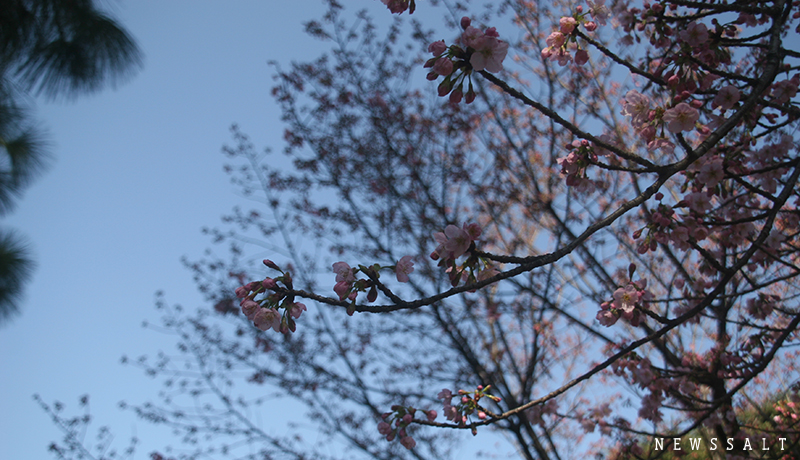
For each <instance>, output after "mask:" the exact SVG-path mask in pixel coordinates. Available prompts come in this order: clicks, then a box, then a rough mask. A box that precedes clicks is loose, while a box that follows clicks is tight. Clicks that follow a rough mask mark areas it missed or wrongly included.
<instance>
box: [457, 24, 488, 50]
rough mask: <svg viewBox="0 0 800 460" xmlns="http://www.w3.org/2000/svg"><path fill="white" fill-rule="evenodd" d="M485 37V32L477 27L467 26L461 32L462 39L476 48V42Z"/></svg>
mask: <svg viewBox="0 0 800 460" xmlns="http://www.w3.org/2000/svg"><path fill="white" fill-rule="evenodd" d="M482 37H483V32H481V30H480V29H478V28H477V27H472V26H467V28H466V29H464V32H463V33H462V34H461V41H462V42H463V43H464V44H465V45H467V46H469V47H471V48H475V44H476V43H477V42H478V40H480V39H481V38H482Z"/></svg>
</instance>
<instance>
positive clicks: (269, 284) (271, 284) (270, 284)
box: [261, 278, 278, 289]
mask: <svg viewBox="0 0 800 460" xmlns="http://www.w3.org/2000/svg"><path fill="white" fill-rule="evenodd" d="M261 285H262V286H264V288H265V289H275V288H276V287H278V283H276V282H275V280H274V279H272V278H265V279H264V281H262V282H261Z"/></svg>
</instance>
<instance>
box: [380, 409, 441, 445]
mask: <svg viewBox="0 0 800 460" xmlns="http://www.w3.org/2000/svg"><path fill="white" fill-rule="evenodd" d="M417 412H420V413H422V414H424V415H425V418H426V419H427V420H428V421H429V422H432V421H434V420H436V415H437V414H436V411H435V410H428V411H425V410H419V411H418V410H417V409H414V408H413V407H404V406H398V405H395V406H392V412H386V413H384V414H383V415H381V421H380V422H379V423H378V432H379V433H380V434H382V435H383V436H386V440H387V441H390V442H391V441H394V440H395V438H400V444H402V445H403V447H405V448H406V449H413V448H414V447H415V446H416V445H417V442H416V441H414V438H412V437H411V436H409V435H408V426H409V425H410V424H411V423H412V422H413V421H414V415H416V413H417ZM392 425H394V426H392Z"/></svg>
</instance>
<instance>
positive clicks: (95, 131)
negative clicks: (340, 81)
mask: <svg viewBox="0 0 800 460" xmlns="http://www.w3.org/2000/svg"><path fill="white" fill-rule="evenodd" d="M103 4H104V5H105V6H107V7H108V9H109V11H111V13H112V14H113V15H114V16H115V17H116V18H117V19H118V20H119V21H120V22H121V23H122V24H123V25H124V27H126V28H127V29H128V30H129V31H130V32H131V33H132V35H133V36H134V37H135V38H136V40H137V41H138V43H139V45H140V47H141V48H142V51H143V52H144V56H145V63H144V68H143V70H142V71H141V72H140V73H139V74H138V75H136V76H135V78H133V79H132V80H131V81H129V82H128V83H126V84H124V85H121V86H120V87H118V88H117V89H116V90H111V89H108V90H105V91H103V92H101V93H98V94H95V95H92V96H85V97H81V98H79V99H78V100H77V101H75V102H72V103H47V102H46V101H43V100H38V99H37V100H35V101H33V103H34V105H35V116H36V118H37V119H38V120H39V121H40V122H41V124H42V126H43V127H45V128H46V129H47V130H48V131H49V137H50V140H51V142H52V148H51V151H52V153H53V156H54V161H53V162H52V164H51V166H50V168H49V169H48V171H47V172H46V173H45V174H43V175H42V176H41V177H40V178H39V179H38V180H37V181H36V182H35V183H34V184H33V185H32V186H31V187H30V188H29V189H28V190H27V192H26V193H25V196H24V198H23V199H22V200H20V202H19V204H18V206H17V209H16V210H15V211H14V212H13V213H12V214H11V215H10V216H9V217H8V218H5V219H4V220H3V221H2V224H1V225H3V226H4V227H6V228H8V227H10V228H14V229H16V230H18V231H19V232H20V233H22V234H24V235H25V236H27V238H28V240H29V241H30V243H31V248H32V250H33V254H34V256H35V259H36V261H37V263H38V267H37V270H36V272H35V275H34V278H33V282H32V283H30V284H29V285H28V287H27V291H26V296H25V300H24V303H23V308H22V314H21V315H20V316H18V317H16V318H15V319H14V320H13V321H11V322H10V323H9V324H7V325H5V326H3V327H0V372H2V375H3V377H2V379H3V387H2V392H0V414H3V416H2V417H0V458H2V459H15V460H16V459H48V458H52V457H51V455H50V454H49V453H47V446H48V444H49V443H50V442H51V441H54V440H58V439H60V437H61V433H60V432H59V431H58V430H57V428H56V427H55V426H54V425H53V424H52V423H51V422H50V420H49V419H48V417H47V416H46V414H45V413H44V412H43V411H42V410H41V409H40V408H39V407H38V406H37V405H36V403H35V402H34V401H33V399H32V395H33V394H34V393H38V394H40V395H41V396H42V398H43V399H44V400H45V401H47V402H52V401H53V400H60V401H63V402H65V403H66V404H67V412H68V413H76V414H77V413H78V410H77V398H78V397H79V396H80V395H82V394H87V393H88V394H90V395H91V410H92V414H93V416H94V418H95V420H96V423H95V427H96V426H98V425H99V424H107V425H110V426H111V428H112V430H113V431H114V434H115V435H116V437H117V443H116V444H117V445H118V446H120V447H124V446H125V445H126V440H127V439H128V438H129V437H130V436H131V435H136V436H138V437H139V438H141V440H142V445H141V448H140V449H139V450H138V453H137V455H136V457H135V458H137V459H143V458H148V456H147V454H148V453H149V452H150V451H152V449H154V448H158V447H161V446H163V445H164V444H165V443H167V442H168V440H169V439H170V437H169V433H166V434H165V433H164V431H166V430H164V429H163V428H161V429H160V430H154V429H153V428H152V427H150V426H149V425H148V424H147V423H146V422H143V421H139V420H137V419H136V418H135V417H134V416H133V415H132V414H130V413H126V412H121V411H120V410H119V409H118V408H117V403H118V402H119V401H120V400H121V399H126V400H127V401H129V402H132V403H135V402H142V401H145V400H148V399H150V400H152V399H154V396H155V394H156V392H157V390H158V388H159V386H158V382H156V381H153V380H150V379H148V378H147V377H145V376H144V375H143V374H142V373H141V371H139V370H138V369H136V368H133V367H124V366H122V365H120V364H119V362H120V357H121V356H122V355H123V354H127V355H129V356H138V355H141V354H150V355H154V354H155V352H156V351H157V350H159V349H165V350H169V349H172V347H173V344H174V341H173V340H172V338H170V337H165V336H159V335H158V334H156V333H154V332H152V331H148V330H145V329H143V328H142V327H140V326H141V324H142V321H143V320H148V319H149V320H150V321H154V322H155V321H156V320H157V314H156V312H155V310H154V307H153V298H154V293H155V292H156V291H157V290H160V289H163V290H164V291H165V293H166V299H167V300H168V301H169V302H170V303H181V304H182V305H184V306H185V307H188V308H191V307H196V306H200V305H201V298H200V296H199V294H198V293H197V291H196V289H195V287H194V285H193V283H192V280H191V275H190V273H189V272H188V271H187V270H185V269H184V268H183V266H182V265H181V263H180V258H181V256H184V255H186V256H189V257H190V258H196V257H198V256H200V255H201V253H202V250H203V249H204V248H205V247H207V246H208V245H209V241H208V239H207V238H206V237H204V236H203V235H201V233H200V228H201V227H203V226H213V225H216V224H217V223H218V222H219V218H220V217H221V216H222V215H223V214H225V213H227V212H228V211H229V210H230V209H231V207H232V206H233V205H234V204H235V203H236V200H237V198H236V196H235V195H234V194H233V193H232V190H233V189H232V186H230V185H229V183H228V179H227V177H226V175H225V174H224V173H223V172H222V165H223V163H224V160H225V158H224V157H223V155H222V154H221V153H220V150H221V147H222V145H223V144H225V143H228V142H229V141H230V139H231V138H230V134H229V127H230V125H231V124H232V123H234V122H236V123H238V124H239V125H240V126H241V128H242V130H243V131H244V132H246V133H248V134H249V135H251V137H252V139H253V141H254V143H255V145H256V146H257V147H259V148H261V147H264V146H267V145H272V146H273V147H276V148H277V149H280V147H281V145H282V144H281V142H282V140H281V138H282V132H283V128H282V126H281V124H280V121H279V112H278V110H277V107H276V106H275V104H274V102H273V100H272V98H271V96H270V89H271V86H272V84H273V81H272V79H271V77H272V74H273V69H272V68H271V67H270V66H268V65H267V61H269V60H277V61H279V62H281V63H283V64H284V65H288V63H289V62H290V60H292V59H295V60H305V59H308V58H310V57H314V56H317V55H318V54H319V53H320V52H321V51H322V49H323V48H322V45H321V44H320V42H318V41H316V40H313V39H311V38H308V37H306V36H305V35H304V34H303V32H302V22H303V21H306V20H309V19H314V18H317V17H318V16H320V15H321V14H322V11H323V3H322V1H321V0H292V1H277V0H235V1H211V0H193V1H191V2H190V1H186V0H184V1H178V0H169V1H164V0H119V1H117V0H109V1H107V2H104V3H103ZM346 4H347V6H348V8H369V9H370V10H371V11H372V12H373V13H380V14H385V15H387V16H388V11H385V7H384V6H383V5H381V4H380V2H377V1H374V0H348V1H347V2H346Z"/></svg>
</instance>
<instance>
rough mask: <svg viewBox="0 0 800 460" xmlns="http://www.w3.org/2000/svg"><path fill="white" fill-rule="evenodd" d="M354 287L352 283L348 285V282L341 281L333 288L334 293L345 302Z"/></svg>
mask: <svg viewBox="0 0 800 460" xmlns="http://www.w3.org/2000/svg"><path fill="white" fill-rule="evenodd" d="M352 287H353V284H352V283H348V282H346V281H339V282H338V283H336V284H335V285H334V286H333V291H334V292H336V294H337V295H338V296H339V300H344V299H346V298H347V296H348V293H349V292H350V289H351V288H352Z"/></svg>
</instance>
